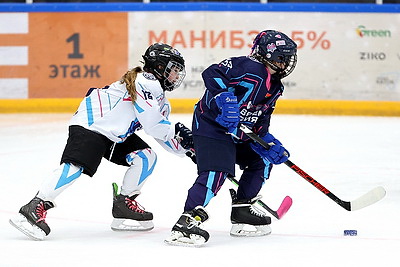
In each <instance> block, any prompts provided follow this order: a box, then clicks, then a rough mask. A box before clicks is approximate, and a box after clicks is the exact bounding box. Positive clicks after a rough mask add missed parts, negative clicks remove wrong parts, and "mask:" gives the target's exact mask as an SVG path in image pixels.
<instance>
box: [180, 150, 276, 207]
mask: <svg viewBox="0 0 400 267" xmlns="http://www.w3.org/2000/svg"><path fill="white" fill-rule="evenodd" d="M271 168H272V164H270V163H269V162H268V161H263V160H262V159H261V158H260V160H258V161H256V162H253V163H252V164H250V165H248V166H247V168H245V169H244V170H243V173H242V175H241V177H240V179H239V188H238V191H237V197H238V199H239V200H242V199H252V198H253V197H255V196H257V194H258V193H259V191H260V190H261V187H262V186H263V183H264V181H265V180H266V179H268V177H269V173H270V171H271ZM227 175H228V173H227V172H221V171H203V172H200V173H199V175H198V177H197V179H196V181H195V183H194V184H193V186H192V187H191V188H190V189H189V191H188V196H187V199H186V203H185V207H184V210H185V211H189V210H192V209H194V208H195V207H197V206H203V207H205V206H207V205H208V203H209V202H210V200H211V198H213V197H214V196H215V195H216V194H217V193H218V191H219V190H220V189H221V186H222V185H223V183H224V181H225V179H226V177H227Z"/></svg>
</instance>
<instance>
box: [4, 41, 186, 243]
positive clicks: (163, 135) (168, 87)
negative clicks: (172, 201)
mask: <svg viewBox="0 0 400 267" xmlns="http://www.w3.org/2000/svg"><path fill="white" fill-rule="evenodd" d="M143 60H144V66H143V70H142V68H141V67H135V68H133V69H131V70H128V71H127V72H126V73H125V74H124V75H123V76H122V78H121V79H120V80H119V81H116V82H114V83H112V84H110V85H109V86H106V87H104V88H91V89H90V90H89V91H88V93H87V95H86V97H85V98H84V99H83V100H82V102H81V103H80V106H79V108H78V110H77V111H76V113H75V114H74V115H73V117H72V119H71V121H70V125H69V135H68V140H67V144H66V146H65V149H64V152H63V154H62V157H61V162H60V166H59V167H58V168H57V169H56V170H55V171H54V172H53V174H52V175H51V176H50V177H47V178H46V179H45V180H44V182H43V184H42V185H41V187H40V188H39V191H38V192H37V194H36V195H35V197H34V198H33V199H32V200H31V201H30V202H29V203H28V204H26V205H24V206H22V207H21V209H20V210H19V213H18V215H17V216H16V217H15V218H12V219H10V223H11V224H12V225H13V226H15V227H16V228H17V229H18V230H20V231H22V232H23V233H24V234H26V235H27V236H29V237H30V238H32V239H34V240H43V239H44V238H45V237H46V236H47V235H48V234H49V233H50V227H49V226H48V224H47V223H46V221H45V218H46V213H47V210H49V209H51V208H53V207H55V204H54V200H55V198H56V197H57V196H58V195H59V194H61V193H62V192H63V191H64V190H65V189H66V188H68V187H69V186H70V185H72V184H73V183H74V182H75V181H76V179H77V178H78V177H80V176H81V174H82V173H84V174H87V175H89V176H90V177H92V176H93V175H94V174H95V173H96V171H97V168H98V166H99V165H100V162H101V160H102V158H105V159H107V160H109V161H110V162H113V163H115V164H118V165H122V166H126V167H127V170H126V173H125V175H124V177H123V181H122V186H121V192H120V193H118V186H117V185H116V184H113V192H114V195H113V208H112V215H113V217H114V219H113V222H112V224H111V228H112V229H113V230H151V229H152V228H153V227H154V226H153V222H152V220H153V214H152V213H151V212H148V211H145V209H144V208H143V207H142V206H141V205H140V204H139V203H138V202H137V201H136V198H137V196H138V195H139V194H140V192H141V188H142V187H143V184H144V183H145V181H146V180H147V178H148V177H149V176H150V175H151V173H152V172H153V169H154V167H155V165H156V162H157V156H156V153H155V152H154V151H153V150H152V148H151V147H150V146H149V145H148V144H147V143H146V142H145V141H143V140H142V139H141V138H140V137H139V136H138V135H136V134H135V132H136V131H138V130H141V129H143V130H144V132H145V133H146V134H148V135H150V136H152V137H154V138H155V140H157V141H158V142H159V143H160V144H161V146H163V147H164V148H165V149H167V150H168V151H169V152H172V153H174V154H177V155H179V156H185V154H186V153H188V152H189V151H190V150H191V149H192V148H193V137H192V133H191V131H190V130H189V129H188V128H187V127H185V126H184V125H183V124H181V123H176V124H173V123H171V122H170V121H169V120H168V116H169V114H170V111H171V107H170V103H169V101H168V100H167V98H166V96H165V92H166V91H172V90H174V89H176V88H177V87H179V85H180V84H181V83H182V80H183V79H184V77H185V74H186V72H185V63H184V59H183V57H182V55H181V54H180V53H179V52H178V51H177V50H176V49H174V48H173V47H171V46H169V45H167V44H162V43H155V44H153V45H151V46H150V47H149V48H148V49H147V50H146V52H145V54H144V55H143ZM189 154H190V153H189ZM189 154H188V155H189Z"/></svg>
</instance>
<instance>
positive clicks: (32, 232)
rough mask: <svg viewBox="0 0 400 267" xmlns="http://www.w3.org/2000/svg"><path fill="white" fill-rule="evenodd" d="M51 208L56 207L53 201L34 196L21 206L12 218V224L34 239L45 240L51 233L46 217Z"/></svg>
mask: <svg viewBox="0 0 400 267" xmlns="http://www.w3.org/2000/svg"><path fill="white" fill-rule="evenodd" d="M51 208H54V204H53V203H52V202H50V201H44V200H42V199H40V198H38V197H34V198H33V199H32V200H31V201H30V202H29V203H28V204H26V205H25V206H22V207H21V209H20V210H19V214H18V215H17V216H16V217H15V218H11V219H10V224H11V225H12V226H14V227H15V228H17V229H18V230H20V231H21V232H23V233H24V234H26V235H27V236H28V237H30V238H32V239H34V240H43V239H44V238H45V236H47V235H48V234H49V233H50V227H49V226H48V225H47V223H46V221H45V218H46V214H47V210H49V209H51Z"/></svg>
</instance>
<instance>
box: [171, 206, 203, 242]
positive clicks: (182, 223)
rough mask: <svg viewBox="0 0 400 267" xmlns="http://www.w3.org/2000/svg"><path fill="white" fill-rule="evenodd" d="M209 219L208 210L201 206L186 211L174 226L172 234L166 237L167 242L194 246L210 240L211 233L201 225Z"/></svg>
mask: <svg viewBox="0 0 400 267" xmlns="http://www.w3.org/2000/svg"><path fill="white" fill-rule="evenodd" d="M207 220H208V214H207V211H206V210H205V209H204V208H203V207H201V206H198V207H196V208H195V209H193V210H190V211H186V212H184V213H183V214H182V215H181V217H180V218H179V220H178V222H177V223H176V224H175V225H174V227H173V228H172V231H171V235H170V236H169V237H168V238H167V239H165V243H167V244H170V245H177V246H194V247H198V246H201V245H203V244H204V243H206V242H207V241H208V238H209V237H210V235H209V234H208V232H207V231H205V230H203V229H201V228H200V225H201V224H202V223H203V222H205V221H207Z"/></svg>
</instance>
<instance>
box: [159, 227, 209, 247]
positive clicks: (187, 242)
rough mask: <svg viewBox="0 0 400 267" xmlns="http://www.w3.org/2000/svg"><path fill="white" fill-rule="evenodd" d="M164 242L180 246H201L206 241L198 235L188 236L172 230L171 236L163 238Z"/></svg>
mask: <svg viewBox="0 0 400 267" xmlns="http://www.w3.org/2000/svg"><path fill="white" fill-rule="evenodd" d="M164 243H166V244H168V245H172V246H180V247H196V248H198V247H201V246H203V245H204V244H205V243H206V240H205V239H204V237H202V236H199V235H193V234H192V235H190V237H185V236H183V234H182V233H180V232H178V231H172V232H171V236H169V237H168V238H166V239H165V240H164Z"/></svg>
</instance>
